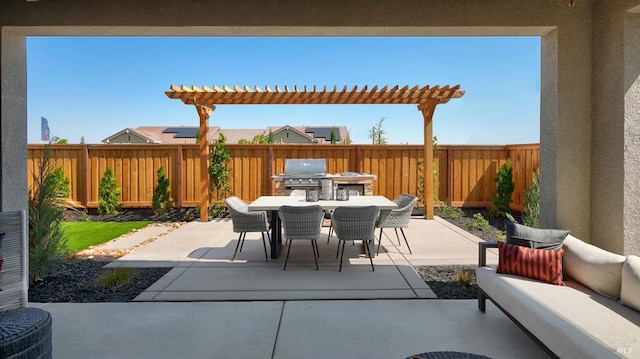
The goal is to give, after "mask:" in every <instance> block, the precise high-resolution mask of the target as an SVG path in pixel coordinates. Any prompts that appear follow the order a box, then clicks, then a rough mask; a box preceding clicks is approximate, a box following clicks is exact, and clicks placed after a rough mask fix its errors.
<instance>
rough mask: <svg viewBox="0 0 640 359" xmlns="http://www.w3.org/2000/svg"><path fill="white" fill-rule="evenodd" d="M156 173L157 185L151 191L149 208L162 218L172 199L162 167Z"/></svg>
mask: <svg viewBox="0 0 640 359" xmlns="http://www.w3.org/2000/svg"><path fill="white" fill-rule="evenodd" d="M157 173H158V184H157V185H156V186H155V188H154V189H153V202H152V205H151V208H152V209H153V211H154V212H155V213H156V214H157V215H159V216H161V217H164V216H166V215H167V212H168V211H169V210H170V209H171V207H172V205H173V198H171V193H170V189H169V179H168V178H167V174H166V171H165V169H164V167H160V168H159V169H158V172H157Z"/></svg>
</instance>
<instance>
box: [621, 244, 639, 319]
mask: <svg viewBox="0 0 640 359" xmlns="http://www.w3.org/2000/svg"><path fill="white" fill-rule="evenodd" d="M620 303H622V304H624V305H626V306H627V307H629V308H633V309H635V310H637V311H640V257H638V256H628V257H627V261H626V262H624V265H623V266H622V283H621V286H620Z"/></svg>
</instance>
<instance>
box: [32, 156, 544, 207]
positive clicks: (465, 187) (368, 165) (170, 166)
mask: <svg viewBox="0 0 640 359" xmlns="http://www.w3.org/2000/svg"><path fill="white" fill-rule="evenodd" d="M43 148H44V146H43V145H29V146H28V163H27V167H28V171H29V174H28V181H29V188H31V184H32V182H33V170H34V168H35V166H36V163H37V158H39V157H41V156H42V151H43ZM227 148H228V149H229V152H230V153H231V161H230V163H229V167H230V168H231V170H232V175H231V179H230V185H231V191H232V193H233V194H234V195H236V196H238V197H240V198H242V199H244V200H245V201H253V200H254V199H256V198H257V197H259V196H261V195H272V194H275V189H274V186H273V182H272V181H271V176H272V175H274V174H279V173H283V172H284V162H285V160H286V159H289V158H325V159H326V160H327V172H329V173H340V172H361V173H372V174H374V175H376V176H377V179H376V180H375V181H374V185H373V186H374V193H375V194H377V195H383V196H386V197H387V198H391V199H393V198H395V197H397V196H398V195H400V194H402V193H410V194H413V195H420V194H419V193H418V181H419V178H420V176H421V171H419V162H421V161H422V160H423V158H424V157H423V146H421V145H292V144H273V145H254V144H247V145H239V144H228V145H227ZM539 148H540V146H539V145H538V144H530V145H507V146H467V145H439V151H438V153H437V154H436V155H435V156H434V161H435V165H434V169H436V171H437V178H436V180H435V181H436V188H435V190H436V191H437V194H438V199H439V200H440V201H443V202H445V203H449V204H450V205H452V206H455V207H487V206H490V205H491V204H492V198H493V194H494V190H495V183H494V182H493V178H494V176H495V174H496V173H497V171H498V168H499V167H500V166H501V165H502V164H504V163H505V162H506V160H507V159H510V160H511V162H512V165H513V174H514V182H515V185H516V186H515V191H514V194H513V200H514V201H513V203H512V205H511V206H512V209H515V210H521V209H522V199H523V198H524V193H525V191H526V189H527V186H528V185H529V184H530V183H531V180H532V178H533V176H534V173H535V171H536V169H537V168H538V164H539V152H540V151H539ZM50 151H51V155H52V158H54V159H55V160H56V165H57V166H62V167H63V169H64V172H65V175H66V176H67V177H68V178H69V180H70V183H71V194H70V197H71V199H72V200H74V201H77V202H78V204H80V205H83V206H86V207H89V208H96V207H97V206H98V183H99V182H100V179H101V178H102V176H103V175H104V172H105V171H106V169H107V168H108V167H110V168H113V170H114V172H115V175H116V179H117V181H118V185H119V186H120V188H121V189H122V191H121V201H122V204H123V207H125V208H151V202H152V197H153V188H154V186H155V185H156V182H157V178H156V177H157V171H158V169H159V168H160V167H164V168H165V169H166V172H167V177H168V178H169V181H170V185H171V194H172V197H173V198H174V200H175V203H174V204H175V206H176V207H195V206H197V205H198V204H200V189H199V186H200V180H199V179H200V166H199V163H200V162H199V157H198V156H199V149H198V145H191V144H189V145H155V144H154V145H146V144H144V145H115V144H109V145H51V146H50Z"/></svg>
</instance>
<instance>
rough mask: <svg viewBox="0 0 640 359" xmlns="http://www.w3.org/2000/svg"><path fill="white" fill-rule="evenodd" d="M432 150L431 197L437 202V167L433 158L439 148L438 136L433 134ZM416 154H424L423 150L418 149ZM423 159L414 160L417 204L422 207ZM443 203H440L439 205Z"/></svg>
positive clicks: (438, 200)
mask: <svg viewBox="0 0 640 359" xmlns="http://www.w3.org/2000/svg"><path fill="white" fill-rule="evenodd" d="M432 151H433V159H434V160H433V166H432V167H431V168H432V170H431V172H432V175H433V191H432V193H431V195H432V197H433V203H438V202H440V198H439V197H438V191H437V190H436V188H438V180H439V178H438V169H437V167H436V161H435V158H436V157H437V156H438V155H439V154H440V148H439V147H438V137H436V136H433V142H432ZM418 154H421V156H424V151H420V152H418ZM423 164H424V161H421V160H420V159H417V160H416V167H417V169H418V186H417V188H416V192H417V194H418V204H419V205H421V206H422V207H424V191H425V186H424V166H423ZM442 204H444V203H441V205H442Z"/></svg>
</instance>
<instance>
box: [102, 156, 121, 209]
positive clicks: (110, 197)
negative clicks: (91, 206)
mask: <svg viewBox="0 0 640 359" xmlns="http://www.w3.org/2000/svg"><path fill="white" fill-rule="evenodd" d="M98 213H99V214H118V213H120V188H119V187H118V182H116V176H115V174H114V173H113V169H111V168H110V167H109V168H107V170H106V171H105V173H104V175H103V176H102V179H101V180H100V185H99V187H98Z"/></svg>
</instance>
